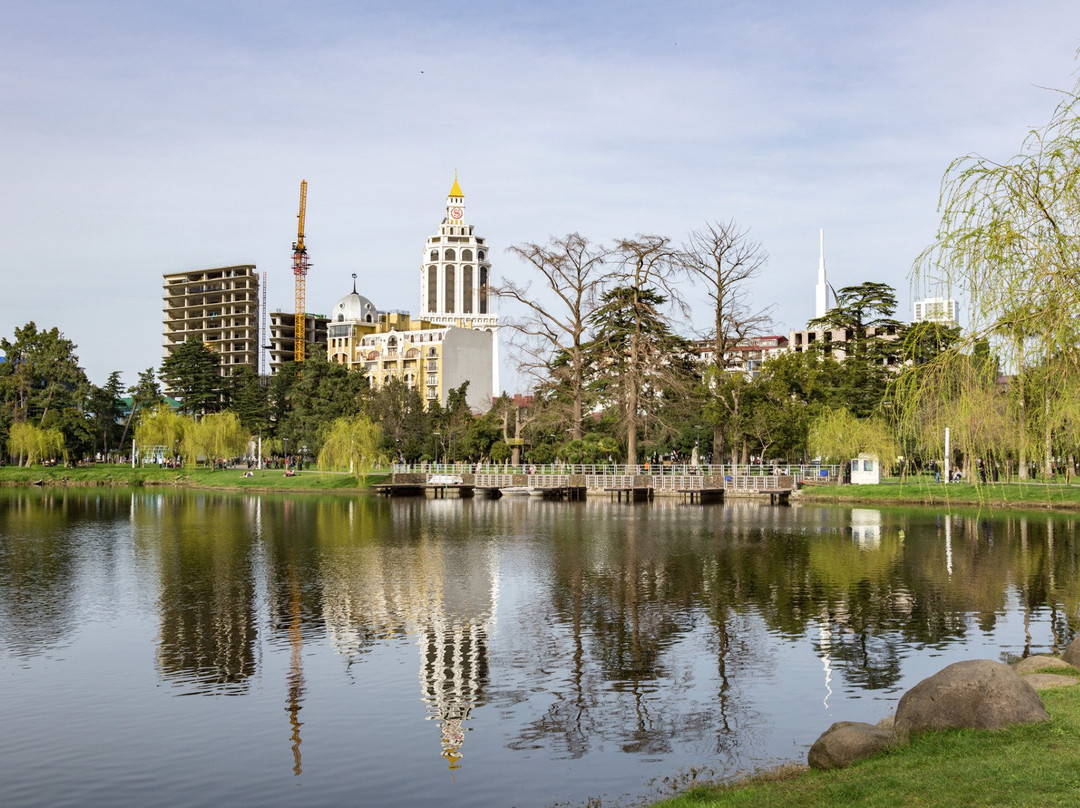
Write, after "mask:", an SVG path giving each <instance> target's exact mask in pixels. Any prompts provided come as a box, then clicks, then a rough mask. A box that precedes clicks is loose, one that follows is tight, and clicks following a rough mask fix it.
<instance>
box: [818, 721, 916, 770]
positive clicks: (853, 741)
mask: <svg viewBox="0 0 1080 808" xmlns="http://www.w3.org/2000/svg"><path fill="white" fill-rule="evenodd" d="M895 744H896V736H895V735H894V734H893V732H892V730H889V729H882V728H881V727H876V726H874V725H873V724H863V723H862V722H860V721H838V722H837V723H835V724H833V725H832V726H831V727H829V728H828V729H827V730H825V732H823V733H822V735H821V737H820V738H818V739H817V740H816V741H814V745H813V746H811V747H810V754H808V755H807V756H806V757H807V762H808V763H809V764H810V765H811V766H812V767H813V768H815V769H843V768H846V767H848V766H850V765H851V764H852V763H855V762H856V761H859V760H862V759H863V758H866V757H870V755H873V754H876V753H877V752H881V751H883V750H885V749H889V748H891V747H893V746H894V745H895Z"/></svg>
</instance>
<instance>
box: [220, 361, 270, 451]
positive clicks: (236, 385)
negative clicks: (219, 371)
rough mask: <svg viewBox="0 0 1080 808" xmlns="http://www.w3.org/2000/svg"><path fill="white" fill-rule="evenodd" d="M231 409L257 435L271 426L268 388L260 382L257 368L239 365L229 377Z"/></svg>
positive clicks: (252, 433) (249, 431) (250, 431)
mask: <svg viewBox="0 0 1080 808" xmlns="http://www.w3.org/2000/svg"><path fill="white" fill-rule="evenodd" d="M229 409H230V410H232V411H233V412H234V413H236V417H237V418H239V419H240V423H241V424H243V426H244V429H246V430H247V432H248V434H251V435H255V434H258V433H259V432H262V431H263V430H265V429H267V428H268V427H269V423H270V412H269V407H268V403H267V394H266V388H264V387H263V386H262V384H260V383H259V376H258V374H257V373H256V372H255V370H254V369H253V368H250V367H248V366H247V365H242V366H241V367H238V368H237V369H236V370H235V371H233V374H232V376H230V377H229Z"/></svg>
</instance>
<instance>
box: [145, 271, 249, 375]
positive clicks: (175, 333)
mask: <svg viewBox="0 0 1080 808" xmlns="http://www.w3.org/2000/svg"><path fill="white" fill-rule="evenodd" d="M164 297H165V303H164V323H163V325H164V333H163V336H164V338H165V343H164V355H165V356H166V357H168V356H170V355H171V354H172V353H173V351H175V350H176V349H177V348H179V347H180V346H181V345H183V344H184V343H185V342H186V341H187V340H188V338H189V337H195V338H196V339H199V340H201V341H202V342H203V343H205V344H206V345H207V347H209V348H210V349H211V350H212V351H214V352H215V353H217V354H218V356H220V357H221V375H222V376H229V375H231V374H232V372H233V370H234V369H235V368H236V367H238V366H240V365H248V366H249V367H251V368H252V369H253V370H256V371H258V367H259V276H258V273H256V272H255V265H254V264H242V265H239V266H231V267H217V268H215V269H197V270H193V271H191V272H173V273H167V274H166V275H165V276H164Z"/></svg>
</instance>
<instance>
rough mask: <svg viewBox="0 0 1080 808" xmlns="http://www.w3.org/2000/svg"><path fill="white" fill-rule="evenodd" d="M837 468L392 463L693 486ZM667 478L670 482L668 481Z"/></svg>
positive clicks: (432, 470)
mask: <svg viewBox="0 0 1080 808" xmlns="http://www.w3.org/2000/svg"><path fill="white" fill-rule="evenodd" d="M840 468H841V467H840V466H836V465H822V464H817V463H812V464H806V465H796V464H780V465H758V464H756V463H752V464H749V465H746V464H741V463H740V464H737V465H736V464H732V463H715V464H711V465H698V466H694V465H691V464H689V463H677V464H668V463H664V464H660V463H642V464H639V465H627V464H622V463H619V464H615V463H551V464H547V465H538V464H532V463H524V464H518V465H516V466H513V465H510V464H508V463H395V464H394V466H393V468H392V471H393V472H394V473H395V474H470V473H472V474H477V475H491V474H494V475H510V474H528V475H537V476H540V477H544V476H547V475H553V474H555V475H569V474H581V475H585V476H586V477H602V478H604V479H605V480H606V479H609V478H615V477H620V478H625V477H635V476H641V475H649V476H650V477H652V478H653V486H654V487H665V488H667V487H683V488H695V487H699V486H700V479H701V477H704V476H715V477H721V478H727V477H731V478H732V480H735V479H736V478H744V477H775V476H777V475H780V476H785V477H794V478H795V482H796V483H799V482H803V481H804V480H807V481H811V480H812V481H829V482H835V481H836V479H837V478H838V477H839V474H840ZM668 480H671V481H672V482H671V483H670V484H668V482H667V481H668ZM477 484H478V485H479V484H480V483H477ZM616 485H617V484H612V485H607V486H604V487H609V488H610V487H616Z"/></svg>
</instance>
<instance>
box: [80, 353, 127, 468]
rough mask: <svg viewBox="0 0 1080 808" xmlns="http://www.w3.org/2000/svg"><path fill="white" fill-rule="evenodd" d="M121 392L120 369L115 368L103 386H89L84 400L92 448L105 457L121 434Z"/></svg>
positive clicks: (114, 447) (116, 445)
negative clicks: (88, 392)
mask: <svg viewBox="0 0 1080 808" xmlns="http://www.w3.org/2000/svg"><path fill="white" fill-rule="evenodd" d="M122 392H123V386H122V385H121V384H120V371H118V370H115V371H113V372H112V373H110V374H109V379H108V381H106V382H105V386H104V387H98V386H96V385H91V386H90V397H89V399H88V400H87V402H86V409H87V411H88V412H89V414H90V422H91V425H92V426H91V429H92V432H93V437H94V449H95V450H100V451H101V453H102V455H104V456H106V457H107V456H108V454H109V452H110V451H113V450H115V449H116V448H117V447H118V445H119V444H120V437H121V435H122V432H121V430H122V427H121V426H120V417H121V416H122V415H123V411H122V408H121V401H120V394H121V393H122Z"/></svg>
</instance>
